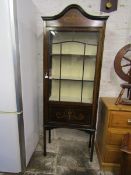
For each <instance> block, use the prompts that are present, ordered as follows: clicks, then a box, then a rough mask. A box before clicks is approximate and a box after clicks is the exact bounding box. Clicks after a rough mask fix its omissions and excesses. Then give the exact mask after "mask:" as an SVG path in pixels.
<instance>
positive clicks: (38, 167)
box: [26, 152, 56, 174]
mask: <svg viewBox="0 0 131 175" xmlns="http://www.w3.org/2000/svg"><path fill="white" fill-rule="evenodd" d="M55 160H56V154H54V153H48V154H47V156H43V152H35V153H34V154H33V156H32V158H31V161H30V163H29V165H28V167H27V170H26V172H39V173H45V174H54V172H55V167H56V164H55V163H56V161H55Z"/></svg>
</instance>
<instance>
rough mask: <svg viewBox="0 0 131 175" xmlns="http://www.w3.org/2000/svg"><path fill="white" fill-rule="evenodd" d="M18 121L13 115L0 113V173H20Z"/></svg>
mask: <svg viewBox="0 0 131 175" xmlns="http://www.w3.org/2000/svg"><path fill="white" fill-rule="evenodd" d="M17 123H18V121H17V115H16V114H15V113H10V114H9V113H5V114H2V113H0V172H16V173H17V172H20V171H21V162H20V147H19V135H18V124H17Z"/></svg>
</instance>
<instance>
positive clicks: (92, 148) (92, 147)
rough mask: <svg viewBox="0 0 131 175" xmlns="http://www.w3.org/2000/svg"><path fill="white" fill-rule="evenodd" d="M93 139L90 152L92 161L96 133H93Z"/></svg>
mask: <svg viewBox="0 0 131 175" xmlns="http://www.w3.org/2000/svg"><path fill="white" fill-rule="evenodd" d="M92 135H93V136H92V141H91V153H90V161H91V162H92V161H93V152H94V141H95V133H93V134H92Z"/></svg>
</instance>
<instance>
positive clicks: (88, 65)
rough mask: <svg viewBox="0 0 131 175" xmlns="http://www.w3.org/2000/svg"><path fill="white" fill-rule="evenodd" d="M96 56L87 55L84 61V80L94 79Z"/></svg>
mask: <svg viewBox="0 0 131 175" xmlns="http://www.w3.org/2000/svg"><path fill="white" fill-rule="evenodd" d="M95 63H96V58H95V57H86V58H85V62H84V77H83V79H84V80H90V81H94V76H95Z"/></svg>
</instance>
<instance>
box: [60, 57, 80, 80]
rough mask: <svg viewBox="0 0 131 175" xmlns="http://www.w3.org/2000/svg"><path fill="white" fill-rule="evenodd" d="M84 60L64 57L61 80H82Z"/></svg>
mask: <svg viewBox="0 0 131 175" xmlns="http://www.w3.org/2000/svg"><path fill="white" fill-rule="evenodd" d="M82 71H83V60H82V59H81V56H73V55H72V56H70V57H69V56H62V61H61V78H62V79H72V80H73V79H74V80H82Z"/></svg>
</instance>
